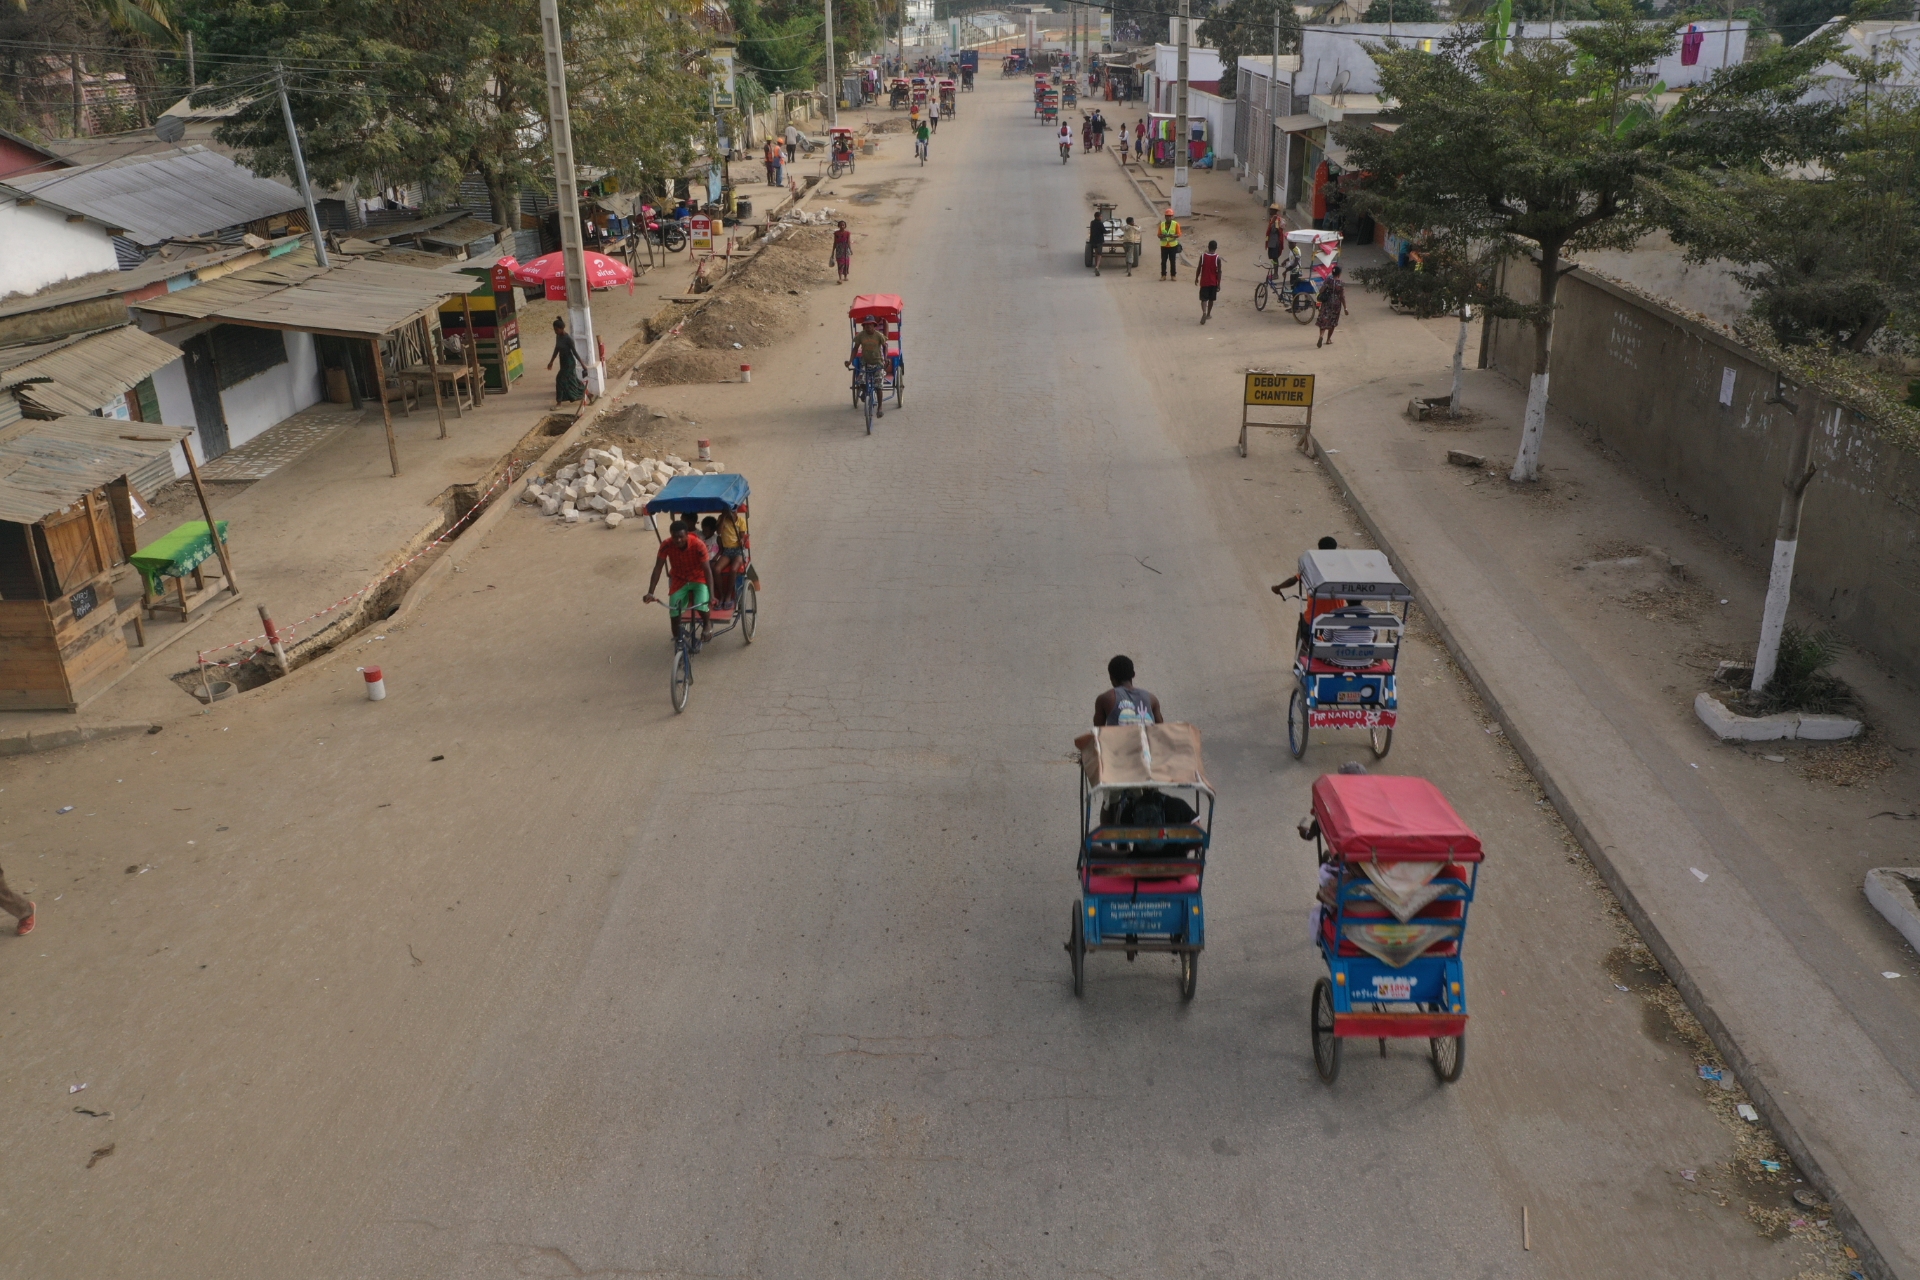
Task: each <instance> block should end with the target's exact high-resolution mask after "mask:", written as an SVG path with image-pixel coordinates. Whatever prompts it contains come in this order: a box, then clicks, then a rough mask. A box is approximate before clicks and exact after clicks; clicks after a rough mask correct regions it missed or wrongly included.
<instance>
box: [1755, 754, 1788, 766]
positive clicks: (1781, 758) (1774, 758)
mask: <svg viewBox="0 0 1920 1280" xmlns="http://www.w3.org/2000/svg"><path fill="white" fill-rule="evenodd" d="M1760 758H1761V759H1762V760H1767V761H1771V762H1772V763H1774V764H1785V763H1786V762H1787V758H1786V757H1785V756H1761V757H1760Z"/></svg>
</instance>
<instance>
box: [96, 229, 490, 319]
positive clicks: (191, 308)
mask: <svg viewBox="0 0 1920 1280" xmlns="http://www.w3.org/2000/svg"><path fill="white" fill-rule="evenodd" d="M469 288H471V285H469V284H467V283H466V281H464V280H463V279H462V278H460V277H457V276H449V275H448V274H447V273H446V272H444V271H422V270H420V269H419V268H417V267H403V266H396V265H394V264H392V263H385V262H380V263H376V262H365V261H361V260H359V259H353V258H349V259H346V260H344V261H336V262H335V264H334V265H333V266H332V267H331V268H328V269H325V270H322V269H321V268H320V267H319V266H317V265H316V264H315V262H314V259H313V250H312V249H309V248H302V249H297V250H295V251H294V252H292V253H289V254H285V255H283V256H281V257H278V258H275V259H274V260H273V261H271V262H262V263H257V264H255V265H254V266H251V267H243V268H242V269H240V270H239V271H236V272H234V273H233V274H232V275H229V276H222V277H221V278H220V279H218V280H214V281H211V282H209V283H207V284H201V285H195V286H194V287H193V288H191V289H181V290H180V291H178V292H177V293H169V294H166V295H165V296H162V297H155V298H148V299H146V300H145V301H142V302H135V303H132V304H130V305H131V306H133V307H135V308H136V309H138V310H141V311H151V312H155V313H157V314H160V315H171V316H183V317H186V318H188V319H193V320H224V321H227V322H229V323H232V324H252V325H260V326H262V327H265V328H269V329H292V330H296V331H298V332H303V333H338V334H348V335H351V336H354V337H363V338H377V337H380V336H381V335H382V334H386V333H391V332H392V331H393V330H395V329H397V328H399V327H400V326H401V325H404V324H406V323H407V322H408V321H410V320H413V319H415V318H417V317H419V316H420V315H422V314H424V313H426V312H428V311H431V310H433V309H434V308H435V307H437V306H439V305H440V303H441V301H442V300H444V299H446V298H451V297H457V296H458V295H460V294H462V293H465V292H467V290H468V289H469Z"/></svg>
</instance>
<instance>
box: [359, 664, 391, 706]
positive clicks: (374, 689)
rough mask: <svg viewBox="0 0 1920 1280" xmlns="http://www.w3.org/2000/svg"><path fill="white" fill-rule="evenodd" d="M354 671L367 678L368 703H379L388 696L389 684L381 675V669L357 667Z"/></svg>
mask: <svg viewBox="0 0 1920 1280" xmlns="http://www.w3.org/2000/svg"><path fill="white" fill-rule="evenodd" d="M354 669H355V670H356V671H358V672H359V673H360V674H361V675H363V676H365V677H366V680H367V701H368V702H378V701H380V699H382V698H384V697H386V696H387V682H386V679H385V678H384V677H383V676H382V675H381V674H380V668H378V667H356V668H354Z"/></svg>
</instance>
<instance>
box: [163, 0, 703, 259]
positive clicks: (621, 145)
mask: <svg viewBox="0 0 1920 1280" xmlns="http://www.w3.org/2000/svg"><path fill="white" fill-rule="evenodd" d="M700 13H701V11H700V10H699V9H698V8H697V7H696V5H695V4H694V3H693V0H601V2H599V3H591V2H589V0H561V5H560V14H561V22H562V26H563V28H564V29H565V30H566V33H567V42H566V56H567V89H568V96H569V99H570V103H571V106H572V111H573V141H574V149H575V154H576V157H577V159H578V161H579V162H580V163H582V164H586V165H595V166H600V167H603V168H607V169H613V170H618V171H620V172H621V173H622V174H624V175H632V176H633V178H634V179H638V178H639V177H640V176H641V175H656V176H665V175H669V174H672V173H675V172H677V171H678V170H679V169H681V168H682V167H684V166H685V165H686V163H687V162H688V161H689V160H690V159H691V158H692V154H693V146H694V143H695V142H696V141H698V140H701V139H708V140H710V139H711V137H712V134H713V129H712V100H711V96H710V89H709V80H708V76H709V73H710V71H711V63H709V62H708V60H707V58H706V56H705V53H704V49H705V47H706V45H707V44H708V43H709V34H708V32H707V29H706V28H705V27H703V26H701V25H699V21H698V19H699V17H700ZM192 23H193V26H194V28H195V29H196V30H197V31H198V32H200V33H202V35H201V47H203V48H206V49H208V50H209V51H210V52H212V53H213V54H214V55H216V56H215V58H214V59H212V60H211V61H212V65H213V67H214V77H215V79H214V85H213V87H212V88H211V89H209V90H206V91H204V92H202V93H201V94H200V95H198V96H197V100H198V101H216V102H218V101H228V102H237V103H240V104H241V111H240V113H239V114H238V115H236V116H235V117H233V118H232V119H231V120H229V121H228V122H227V123H226V124H225V125H223V126H222V128H221V130H220V134H219V137H220V139H221V141H223V142H225V143H227V144H228V145H230V146H233V147H235V148H236V149H238V150H240V151H241V152H243V153H244V155H245V158H246V162H247V163H248V164H249V165H250V166H251V167H253V168H254V169H256V170H258V171H260V172H263V173H280V174H286V173H289V172H290V171H291V153H290V151H289V150H288V146H287V138H286V132H285V128H284V125H283V123H282V120H281V117H280V109H279V104H278V102H277V101H275V100H274V98H273V96H272V94H271V93H269V92H267V87H268V84H269V82H270V80H271V74H272V67H273V65H274V64H275V63H284V65H285V67H286V74H287V79H288V88H289V96H290V98H291V101H292V103H293V110H294V117H295V119H296V121H297V123H298V124H299V127H300V132H301V145H302V147H303V148H304V150H305V152H306V162H307V168H308V171H309V172H310V173H311V175H312V178H313V180H314V181H315V182H316V183H319V184H321V185H329V186H331V185H339V184H343V183H345V182H348V181H350V180H353V179H356V178H370V177H374V176H376V175H378V176H381V177H384V178H385V179H386V180H387V181H388V182H402V181H411V180H416V179H417V180H426V181H430V182H433V183H434V184H435V185H437V186H438V187H440V188H441V189H443V190H445V189H451V188H453V187H455V186H456V185H457V184H458V183H459V182H460V181H461V180H462V179H463V178H464V177H465V176H466V175H467V174H469V173H473V174H478V175H479V176H480V178H481V179H482V180H483V181H484V182H485V183H486V187H487V194H488V197H489V202H490V204H491V206H492V212H493V220H494V221H495V222H498V223H500V224H501V226H502V227H504V228H506V229H507V230H504V231H502V232H501V233H500V239H501V240H502V241H503V242H504V241H505V240H506V238H507V237H508V236H509V235H510V234H511V230H512V228H514V227H516V226H517V225H518V224H519V190H520V188H521V187H522V186H523V185H526V184H529V183H533V184H537V185H550V184H551V181H552V173H553V169H552V161H551V152H550V151H549V148H548V144H547V134H546V115H547V89H546V77H545V69H544V68H545V57H544V53H543V48H542V43H541V36H540V22H539V8H538V5H537V3H536V2H535V0H494V2H493V3H490V4H486V5H473V4H469V3H463V2H462V0H416V2H415V3H413V4H410V5H408V6H405V7H404V8H396V7H395V6H393V5H391V4H387V3H382V2H380V0H314V3H313V4H312V6H311V7H305V8H301V9H297V10H296V9H294V8H292V7H290V6H289V5H287V4H285V3H280V2H277V0H276V2H275V3H270V4H260V3H256V2H255V0H200V3H198V4H197V5H195V6H194V7H193V11H192Z"/></svg>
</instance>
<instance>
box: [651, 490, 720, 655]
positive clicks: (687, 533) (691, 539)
mask: <svg viewBox="0 0 1920 1280" xmlns="http://www.w3.org/2000/svg"><path fill="white" fill-rule="evenodd" d="M669 532H670V533H671V534H672V535H673V536H672V537H670V538H668V539H667V540H666V541H665V542H663V543H661V544H660V554H659V555H658V556H656V557H655V558H654V561H653V577H651V578H650V579H648V580H647V594H646V603H648V604H652V603H653V602H654V600H655V599H657V597H656V596H655V595H654V594H653V589H654V588H655V587H657V586H659V585H660V571H661V570H663V569H664V570H667V590H668V592H669V594H668V596H667V614H668V616H669V618H670V620H671V624H672V626H673V638H674V639H676V640H678V639H679V638H680V615H682V614H683V613H685V612H686V611H687V610H688V609H692V610H693V611H694V612H695V613H697V614H699V615H700V634H699V635H698V636H697V637H696V638H695V641H694V643H695V645H696V647H697V646H698V645H700V644H702V643H705V642H706V641H708V640H711V639H713V615H712V613H711V612H709V610H710V608H711V607H712V603H713V593H712V591H711V590H710V589H709V587H708V585H707V562H708V559H709V556H708V552H707V544H706V543H704V542H702V541H701V540H700V538H699V537H698V535H696V534H695V533H694V532H693V531H692V528H691V526H690V525H689V524H688V523H687V522H686V521H685V520H675V521H674V522H673V524H672V526H671V528H670V530H669Z"/></svg>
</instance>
